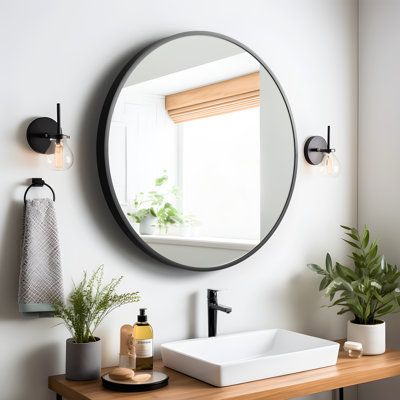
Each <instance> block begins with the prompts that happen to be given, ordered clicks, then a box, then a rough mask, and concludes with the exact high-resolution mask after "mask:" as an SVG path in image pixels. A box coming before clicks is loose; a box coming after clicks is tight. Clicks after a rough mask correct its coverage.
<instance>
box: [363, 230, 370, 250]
mask: <svg viewBox="0 0 400 400" xmlns="http://www.w3.org/2000/svg"><path fill="white" fill-rule="evenodd" d="M368 243H369V231H368V229H367V228H365V230H364V233H363V238H362V247H363V248H364V249H366V248H367V247H368Z"/></svg>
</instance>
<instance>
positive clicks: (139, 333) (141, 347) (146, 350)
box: [133, 308, 153, 371]
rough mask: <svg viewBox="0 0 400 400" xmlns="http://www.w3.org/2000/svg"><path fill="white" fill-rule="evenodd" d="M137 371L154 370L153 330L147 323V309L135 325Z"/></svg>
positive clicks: (141, 310)
mask: <svg viewBox="0 0 400 400" xmlns="http://www.w3.org/2000/svg"><path fill="white" fill-rule="evenodd" d="M133 337H134V343H135V354H136V368H135V370H136V371H142V370H146V369H153V328H152V327H151V325H150V324H149V323H148V322H147V315H146V309H145V308H141V309H140V313H139V315H138V316H137V322H136V323H135V325H133Z"/></svg>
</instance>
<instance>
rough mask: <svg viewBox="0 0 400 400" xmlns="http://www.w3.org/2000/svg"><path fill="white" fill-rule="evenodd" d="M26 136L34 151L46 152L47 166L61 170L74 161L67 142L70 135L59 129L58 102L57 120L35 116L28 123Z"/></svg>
mask: <svg viewBox="0 0 400 400" xmlns="http://www.w3.org/2000/svg"><path fill="white" fill-rule="evenodd" d="M26 138H27V139H28V143H29V146H31V148H32V149H33V150H34V151H36V152H37V153H41V154H46V164H47V165H48V166H49V168H51V169H54V170H56V171H63V170H66V169H69V168H71V166H72V164H73V163H74V155H73V153H72V151H71V149H70V148H69V146H68V144H67V140H68V139H69V138H70V137H69V136H68V135H64V134H63V133H62V130H61V110H60V103H57V122H56V121H54V119H51V118H47V117H42V118H36V119H35V120H33V121H32V122H31V123H30V124H29V126H28V129H27V131H26Z"/></svg>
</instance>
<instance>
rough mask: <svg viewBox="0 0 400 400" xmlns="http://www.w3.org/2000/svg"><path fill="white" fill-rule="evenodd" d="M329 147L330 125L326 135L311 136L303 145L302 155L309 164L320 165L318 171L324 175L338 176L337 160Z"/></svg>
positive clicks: (338, 166)
mask: <svg viewBox="0 0 400 400" xmlns="http://www.w3.org/2000/svg"><path fill="white" fill-rule="evenodd" d="M334 152H335V149H333V148H331V127H330V126H328V137H327V140H325V139H324V138H323V137H322V136H311V137H310V138H308V139H307V141H306V143H305V145H304V157H305V158H306V160H307V162H308V163H309V164H311V165H320V171H321V173H322V174H324V175H330V176H338V175H339V171H340V164H339V160H338V159H337V158H336V156H335V155H334V154H333V153H334Z"/></svg>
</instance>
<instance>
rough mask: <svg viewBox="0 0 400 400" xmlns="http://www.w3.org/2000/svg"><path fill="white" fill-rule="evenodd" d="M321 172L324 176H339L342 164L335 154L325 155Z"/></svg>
mask: <svg viewBox="0 0 400 400" xmlns="http://www.w3.org/2000/svg"><path fill="white" fill-rule="evenodd" d="M320 171H321V173H322V174H323V175H329V176H338V175H339V172H340V163H339V160H338V159H337V157H336V156H335V155H334V154H333V153H325V155H324V158H323V159H322V162H321V164H320Z"/></svg>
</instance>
